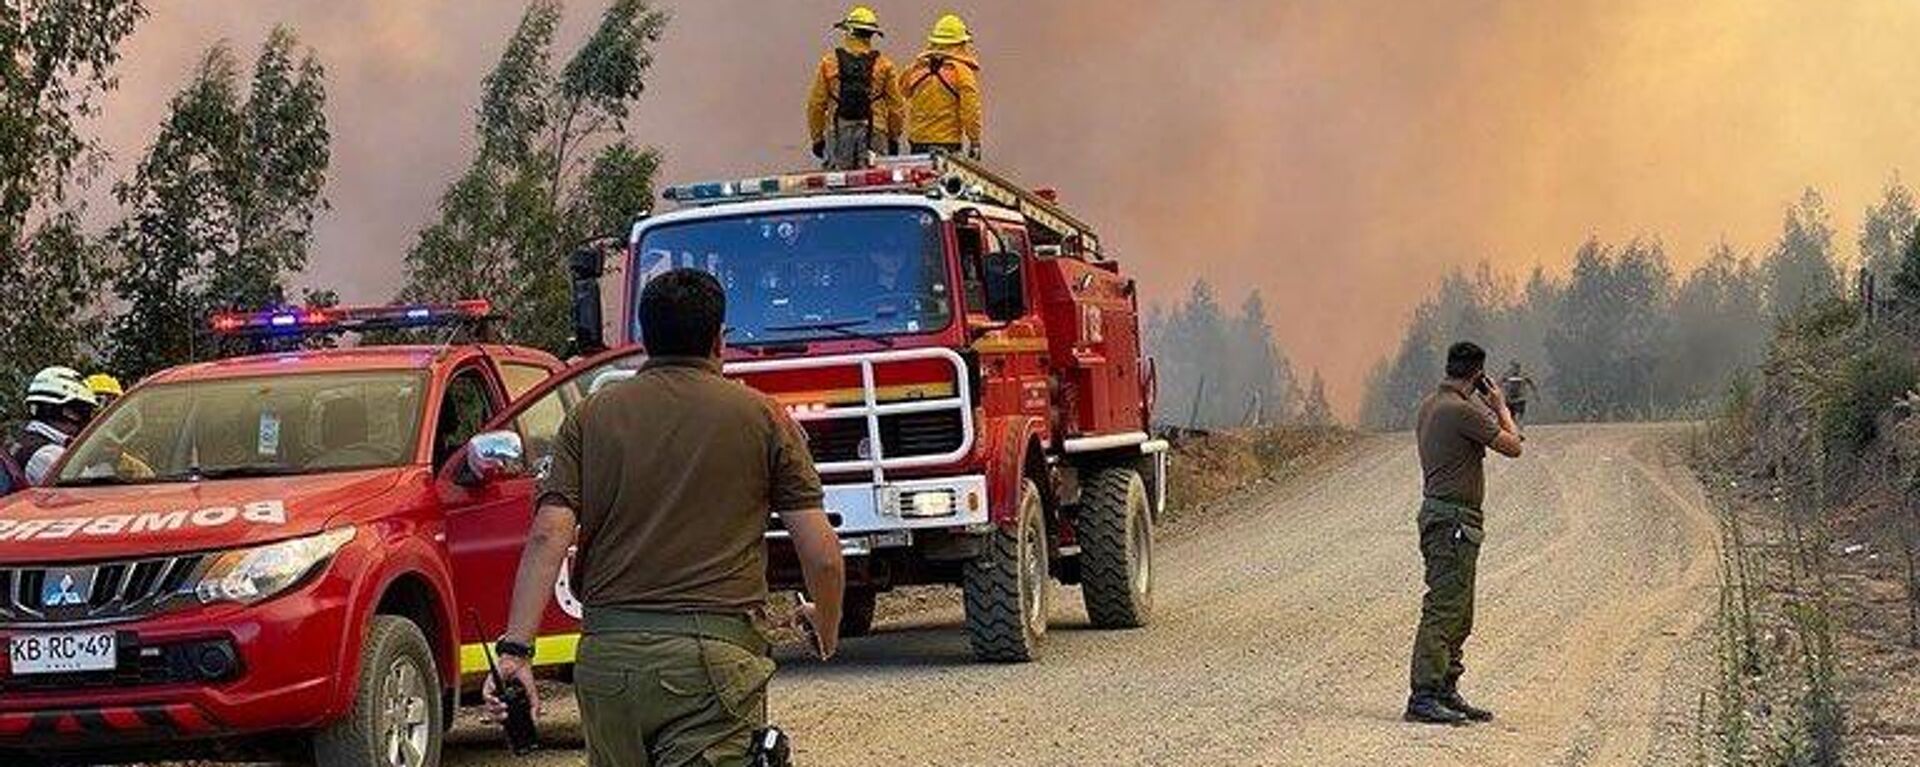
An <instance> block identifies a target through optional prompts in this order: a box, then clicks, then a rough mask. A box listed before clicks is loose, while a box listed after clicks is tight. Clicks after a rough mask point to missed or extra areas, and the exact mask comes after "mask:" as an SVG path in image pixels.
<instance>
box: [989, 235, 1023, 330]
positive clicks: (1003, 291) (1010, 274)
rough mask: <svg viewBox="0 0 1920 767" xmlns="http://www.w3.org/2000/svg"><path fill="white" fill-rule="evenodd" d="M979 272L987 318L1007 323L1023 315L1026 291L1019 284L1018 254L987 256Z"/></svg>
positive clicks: (991, 254) (1001, 253)
mask: <svg viewBox="0 0 1920 767" xmlns="http://www.w3.org/2000/svg"><path fill="white" fill-rule="evenodd" d="M983 265H984V266H985V268H984V269H982V270H981V271H982V272H984V274H982V275H981V278H980V281H981V286H980V287H981V292H982V293H984V294H985V295H986V299H987V306H986V310H987V318H988V319H991V320H993V321H995V322H1010V321H1012V320H1017V319H1020V318H1021V317H1024V316H1026V314H1027V292H1026V288H1025V286H1023V285H1022V284H1021V281H1020V254H1018V253H1007V252H1005V251H1002V252H999V253H988V254H987V257H986V259H985V261H984V262H983Z"/></svg>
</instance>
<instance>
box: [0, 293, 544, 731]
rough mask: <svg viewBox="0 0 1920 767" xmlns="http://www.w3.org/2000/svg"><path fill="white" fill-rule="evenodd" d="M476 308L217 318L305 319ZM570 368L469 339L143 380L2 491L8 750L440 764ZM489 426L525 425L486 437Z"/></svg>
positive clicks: (231, 324) (0, 637)
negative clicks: (67, 446) (52, 458)
mask: <svg viewBox="0 0 1920 767" xmlns="http://www.w3.org/2000/svg"><path fill="white" fill-rule="evenodd" d="M486 312H487V308H486V306H485V305H484V304H482V303H478V302H474V303H463V304H457V305H445V306H414V307H380V308H375V309H316V310H299V311H283V312H266V313H260V314H257V315H232V316H225V317H221V318H219V319H218V320H216V323H215V324H216V328H217V329H218V330H221V331H224V332H228V333H243V334H245V333H255V334H261V335H270V334H281V333H285V334H296V333H303V332H306V331H315V330H317V331H323V332H324V331H331V330H338V329H361V330H365V329H373V328H385V327H394V326H406V325H417V324H434V323H437V322H455V323H459V322H462V321H467V320H479V319H483V318H484V317H485V315H486ZM281 345H283V346H289V345H292V346H297V345H296V344H288V343H283V344H281ZM562 367H563V366H562V363H561V362H560V360H558V359H556V358H554V357H553V356H551V355H548V354H546V353H543V352H540V351H536V350H531V349H525V348H518V347H512V346H504V345H497V344H490V343H479V342H475V343H458V344H441V345H417V346H370V347H369V346H363V347H356V348H341V349H324V350H303V349H295V350H291V351H285V352H280V353H268V354H260V355H255V356H247V357H241V358H235V359H226V360H220V361H216V362H206V363H200V364H193V365H187V366H183V367H177V368H173V369H170V370H167V371H164V372H161V373H159V374H156V375H154V376H153V377H151V378H150V379H148V380H146V381H143V382H142V383H141V384H140V385H139V386H137V387H135V388H134V389H133V390H132V391H130V392H128V394H127V395H126V396H125V397H124V398H122V399H121V400H119V401H118V402H116V403H114V404H113V406H111V407H110V408H109V409H108V410H106V411H105V412H103V413H102V414H101V416H100V418H99V419H98V420H97V421H96V422H95V423H94V424H93V425H92V426H91V427H90V428H89V429H88V430H87V431H86V432H85V433H83V434H82V435H80V437H79V438H78V439H77V440H76V442H75V444H74V446H73V447H72V449H71V450H70V451H69V452H68V453H67V454H66V457H65V458H64V460H63V461H62V462H61V464H60V465H59V466H58V467H56V469H55V473H54V475H53V479H52V481H51V483H50V484H49V485H48V486H46V487H39V488H32V489H27V490H24V491H22V492H18V493H15V494H13V495H11V496H8V497H6V498H5V499H0V641H3V642H5V643H6V646H7V660H6V661H5V662H4V665H0V764H4V765H19V764H33V763H36V762H40V761H49V762H51V761H59V762H63V763H66V762H73V761H93V760H98V761H127V760H135V759H145V758H175V757H190V756H197V755H217V756H220V757H233V756H236V755H247V754H254V753H259V754H261V755H264V756H269V757H291V758H295V759H300V760H303V761H304V760H309V759H313V760H317V761H318V762H320V763H322V764H327V765H371V764H382V765H431V764H435V763H437V761H438V753H439V748H440V741H441V735H442V733H443V731H444V728H445V725H446V722H447V721H448V718H449V716H450V713H451V711H452V708H453V705H454V701H455V700H456V698H457V693H458V692H459V690H460V689H461V688H462V686H463V682H464V683H465V684H466V685H469V686H470V685H471V684H472V683H473V682H474V681H475V680H476V679H477V675H478V673H479V672H481V671H482V670H483V669H484V668H485V660H484V658H483V657H482V656H481V655H480V646H481V644H482V643H483V642H488V641H491V639H492V638H493V636H494V635H495V634H491V633H487V632H495V633H497V632H499V631H501V630H502V627H503V624H504V612H505V607H506V598H507V593H508V590H509V583H510V580H511V579H512V577H513V572H514V566H513V563H514V562H515V561H517V559H518V556H519V551H520V547H521V545H522V542H523V541H524V538H525V534H526V530H527V526H528V524H529V523H530V521H531V508H532V494H533V483H534V476H533V471H531V470H530V469H528V468H527V466H526V463H525V457H524V454H523V449H524V447H525V446H526V444H527V443H523V442H522V441H521V440H520V438H519V435H520V434H522V433H525V434H528V435H533V436H530V437H529V438H528V440H529V441H530V442H531V443H532V444H533V445H534V447H536V448H537V447H538V445H539V444H540V439H541V438H540V437H539V436H538V435H541V434H551V433H552V429H553V428H555V427H557V426H558V423H559V420H560V418H561V417H563V416H564V414H565V412H566V409H567V408H569V407H571V405H572V404H573V403H574V402H576V401H577V400H578V396H577V395H578V392H576V391H575V389H573V388H570V387H569V385H566V384H563V383H562V382H558V381H552V380H549V379H551V378H553V373H554V372H555V371H557V370H560V369H561V368H562ZM523 395H531V396H523ZM516 404H517V408H516ZM502 424H505V425H509V426H512V427H515V428H517V429H518V430H517V431H505V432H493V433H491V434H486V433H483V432H484V431H485V430H486V429H488V428H498V427H499V426H500V425H502ZM563 586H564V584H561V587H560V588H557V590H558V591H561V592H562V594H563V596H564V592H565V589H564V587H563ZM572 604H573V603H572V602H571V601H570V600H565V599H563V600H562V606H556V607H555V608H553V610H552V611H551V612H550V614H549V616H548V621H547V624H546V626H544V627H543V637H542V640H541V643H542V648H541V658H542V661H543V662H552V663H565V662H569V661H570V660H571V657H572V652H571V650H572V644H573V642H574V640H575V638H576V637H577V634H578V629H577V619H576V618H575V617H574V616H572V615H569V613H568V610H569V609H574V610H575V611H577V608H574V607H570V606H571V605H572Z"/></svg>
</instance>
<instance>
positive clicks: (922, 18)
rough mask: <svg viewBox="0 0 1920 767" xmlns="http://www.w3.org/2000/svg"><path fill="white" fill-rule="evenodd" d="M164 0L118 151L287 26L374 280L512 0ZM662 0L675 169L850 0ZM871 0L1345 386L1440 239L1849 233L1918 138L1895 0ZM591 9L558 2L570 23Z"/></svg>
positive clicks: (446, 161) (360, 260)
mask: <svg viewBox="0 0 1920 767" xmlns="http://www.w3.org/2000/svg"><path fill="white" fill-rule="evenodd" d="M150 5H151V6H153V14H152V17H151V18H150V19H148V20H147V21H146V23H145V24H144V26H143V27H142V28H141V29H140V31H139V32H138V33H136V35H135V36H134V37H133V38H132V40H131V41H130V42H129V43H128V45H127V47H126V50H125V54H126V55H125V59H124V61H123V63H122V66H121V68H120V69H121V74H122V77H121V88H120V90H119V91H118V92H116V93H115V94H113V95H112V97H111V98H110V99H109V100H108V102H107V104H106V107H107V108H106V112H105V117H104V118H103V120H102V123H101V125H100V126H99V127H98V130H99V132H100V135H101V137H102V138H103V140H104V141H105V142H106V143H107V145H108V146H109V147H110V148H111V149H112V150H113V151H114V153H115V164H114V167H115V169H116V172H124V170H125V169H126V168H128V167H130V165H131V163H132V162H133V160H134V159H135V158H136V157H137V155H138V153H139V152H140V151H141V149H142V148H143V147H144V146H145V145H146V144H147V143H148V142H149V141H151V139H152V135H153V132H154V130H155V128H156V126H157V125H158V124H159V122H160V120H161V119H162V117H163V116H164V111H165V107H166V101H167V99H168V98H169V97H170V96H171V94H172V93H173V92H174V91H176V90H177V89H178V88H179V87H180V86H181V84H182V83H183V81H184V79H185V78H186V77H187V75H188V74H189V72H190V70H191V68H192V66H193V63H194V61H195V60H196V59H197V57H198V56H199V55H200V53H201V52H202V51H203V50H204V49H205V48H206V47H207V46H209V45H211V44H213V43H214V42H216V41H218V40H222V39H226V40H228V41H230V42H231V43H232V44H233V45H234V46H236V47H237V48H238V49H239V50H240V51H241V52H242V54H243V55H250V52H251V50H252V49H254V48H255V47H257V46H258V45H259V44H260V42H261V40H263V39H264V38H265V36H266V34H267V31H268V30H269V29H270V28H271V26H272V25H274V24H276V23H285V24H287V25H289V26H291V27H292V28H293V29H294V30H295V31H296V32H297V33H298V34H299V36H300V37H301V39H302V40H303V41H304V42H305V43H306V44H307V45H310V46H312V47H313V49H314V50H315V51H317V53H318V54H319V57H320V59H321V60H322V62H323V63H324V64H325V66H326V68H327V75H328V88H329V103H328V113H329V117H330V119H331V121H332V130H333V134H334V137H335V146H334V162H333V170H332V176H331V179H330V182H329V185H328V187H327V190H326V194H327V197H328V199H329V200H330V201H331V203H332V209H331V210H330V211H329V212H327V213H326V214H325V216H324V218H323V220H322V221H321V222H320V224H319V232H318V238H317V244H316V248H315V250H314V257H313V261H312V263H311V265H310V267H309V269H308V272H307V274H306V275H304V276H303V277H302V280H303V282H305V283H307V284H311V285H316V286H330V287H334V288H337V289H339V290H340V291H341V293H342V295H343V296H344V297H346V298H347V299H348V300H354V301H378V300H384V299H386V298H388V297H390V296H391V295H392V294H393V293H394V291H395V290H396V288H397V286H398V285H399V283H400V280H401V266H400V265H401V256H402V254H403V253H404V252H405V250H406V248H407V246H408V245H409V244H410V242H411V241H412V238H413V233H414V231H415V230H416V229H417V228H418V227H419V226H420V225H421V224H422V223H423V222H425V221H427V220H428V219H430V218H431V217H432V216H433V214H434V207H435V204H436V199H437V197H438V195H439V193H440V191H441V189H442V188H443V186H444V184H445V183H446V182H447V181H448V180H449V179H451V178H452V177H453V176H454V175H455V174H456V173H457V172H459V170H460V169H461V168H462V167H463V165H464V164H465V162H466V161H467V158H468V155H469V152H470V147H471V143H472V140H471V133H472V129H471V126H472V123H473V110H474V106H475V103H476V100H477V96H478V93H479V82H480V78H481V77H482V76H483V75H484V74H485V73H486V71H487V69H488V68H489V67H490V66H491V65H492V63H493V61H494V60H495V58H496V57H497V56H498V55H499V53H500V50H501V48H502V46H503V44H504V42H505V40H506V37H507V35H508V34H509V32H510V31H511V30H512V28H513V26H514V23H515V22H516V21H517V19H518V17H519V14H520V12H521V11H522V9H523V6H522V5H521V4H520V3H517V2H494V1H492V0H489V1H488V2H474V1H473V0H468V1H466V2H454V1H452V0H408V1H406V2H393V1H390V0H329V1H328V2H316V1H315V0H192V1H191V2H189V1H188V0H153V2H150ZM662 5H664V6H665V7H668V8H670V10H671V11H672V12H673V15H674V20H673V23H672V25H671V26H670V28H669V31H668V35H667V38H666V40H665V41H663V42H662V43H661V45H660V46H659V47H658V49H657V55H658V60H657V63H656V65H655V67H654V69H653V72H652V76H651V79H650V81H649V88H648V92H647V95H646V97H645V100H644V103H643V105H642V106H641V108H640V113H639V117H638V119H636V120H635V121H634V122H633V123H632V125H630V126H629V127H630V130H631V131H632V133H633V135H634V136H635V137H637V138H638V139H640V140H642V141H645V142H647V143H650V144H653V145H655V146H658V147H660V148H661V149H662V150H663V151H664V152H665V153H666V157H667V165H666V168H665V178H666V180H669V181H673V180H688V179H695V178H700V177H705V176H723V175H744V174H749V173H754V172H760V171H764V170H767V169H775V168H787V167H796V166H801V165H804V163H805V160H806V158H805V157H804V152H805V150H804V143H805V141H804V139H805V137H804V135H803V132H804V123H803V121H802V105H803V103H804V99H805V90H806V87H807V83H808V79H809V77H810V74H811V71H812V66H813V64H814V62H815V61H816V60H817V59H818V57H819V56H820V54H821V52H822V51H823V50H824V49H825V47H826V46H827V45H828V44H829V43H830V41H831V39H832V38H831V35H830V33H829V30H828V24H830V23H831V22H832V21H833V19H835V18H836V17H837V15H838V14H840V13H841V12H843V11H844V7H843V5H841V4H839V3H833V2H819V1H816V0H686V1H685V2H675V3H663V4H662ZM874 5H875V7H876V8H877V10H878V11H879V13H880V16H881V19H882V22H883V23H884V24H885V25H886V27H887V29H888V30H889V32H890V34H889V36H888V37H887V38H886V41H885V47H886V49H887V50H888V51H889V52H890V53H891V54H892V55H894V56H895V58H896V59H905V58H906V57H908V56H911V55H912V54H913V53H914V52H915V51H916V50H917V48H918V43H919V41H920V40H921V39H922V37H923V36H924V31H925V29H926V28H927V26H928V25H930V24H931V23H932V21H933V19H934V18H935V16H936V15H937V14H938V13H940V12H943V11H946V10H956V11H959V12H960V13H962V14H964V15H965V16H966V17H967V20H968V21H969V22H970V23H971V24H972V26H973V27H974V30H975V33H976V35H977V36H978V44H979V47H980V50H981V53H982V55H983V58H984V60H985V70H984V72H983V75H982V77H983V82H984V86H985V88H986V89H987V99H988V116H987V122H988V128H987V135H988V138H987V147H988V153H989V156H990V159H991V160H992V161H993V162H994V163H995V164H997V165H1001V166H1003V167H1005V168H1007V169H1009V170H1010V171H1011V172H1012V173H1013V174H1014V175H1016V176H1017V177H1019V178H1022V179H1024V180H1027V181H1030V182H1032V183H1034V184H1036V185H1049V186H1056V187H1058V188H1059V189H1060V190H1061V193H1062V195H1063V197H1064V199H1065V200H1066V201H1067V203H1068V204H1069V205H1070V206H1071V207H1073V208H1075V209H1076V210H1078V211H1080V212H1082V213H1083V214H1084V216H1085V217H1086V218H1088V219H1089V220H1091V221H1093V222H1095V223H1096V224H1098V225H1099V226H1100V227H1101V228H1102V230H1103V233H1104V234H1105V235H1106V239H1107V240H1108V242H1109V243H1110V245H1112V246H1113V248H1114V249H1115V251H1116V252H1117V254H1118V255H1119V256H1120V258H1121V259H1122V261H1123V262H1125V263H1126V264H1127V266H1128V268H1129V269H1131V270H1132V271H1133V272H1134V273H1135V274H1137V275H1138V276H1139V277H1140V279H1141V281H1142V283H1143V285H1144V288H1145V294H1146V296H1147V297H1148V298H1149V299H1151V300H1157V301H1166V300H1170V299H1174V298H1177V297H1178V296H1180V295H1183V294H1184V292H1185V291H1186V289H1187V287H1188V286H1189V285H1190V284H1191V283H1192V282H1193V280H1195V279H1196V278H1198V279H1205V280H1207V281H1209V282H1211V283H1213V284H1214V285H1215V286H1216V287H1217V288H1218V289H1219V291H1220V293H1221V294H1222V296H1223V300H1225V301H1226V302H1228V303H1229V304H1237V302H1238V301H1240V300H1241V298H1242V296H1244V294H1245V292H1246V291H1247V290H1249V289H1254V288H1258V289H1259V290H1261V291H1262V292H1263V293H1264V294H1265V296H1266V299H1267V307H1268V310H1269V319H1270V320H1271V322H1272V323H1273V325H1274V327H1275V328H1276V330H1277V333H1278V337H1279V338H1280V340H1281V342H1282V343H1283V344H1284V346H1285V347H1286V351H1287V353H1288V354H1289V356H1290V357H1291V358H1292V359H1293V360H1294V362H1295V365H1296V367H1297V368H1299V369H1300V370H1301V371H1302V374H1303V375H1304V374H1306V373H1307V371H1311V370H1315V369H1317V370H1320V371H1323V372H1324V374H1325V375H1326V377H1327V380H1328V382H1329V384H1330V386H1331V387H1332V389H1333V391H1332V394H1333V397H1334V399H1335V403H1336V405H1337V406H1339V407H1341V409H1343V410H1346V411H1348V412H1351V411H1352V409H1353V407H1354V406H1355V403H1356V402H1357V401H1358V399H1359V394H1360V389H1361V384H1362V382H1363V380H1364V378H1365V375H1366V372H1367V370H1368V368H1369V367H1370V366H1371V365H1372V364H1373V363H1374V362H1375V361H1376V360H1377V359H1378V358H1379V357H1380V356H1381V355H1382V354H1385V353H1388V352H1390V351H1391V350H1392V348H1393V346H1394V345H1395V343H1396V341H1397V339H1398V337H1399V334H1400V332H1401V330H1402V328H1403V326H1404V323H1405V322H1406V320H1407V318H1408V316H1409V313H1410V310H1411V309H1412V308H1413V306H1414V305H1416V304H1417V303H1418V302H1419V301H1420V300H1421V299H1422V298H1423V297H1424V295H1425V294H1426V293H1427V292H1428V291H1429V290H1430V289H1431V288H1432V286H1433V285H1434V283H1435V281H1436V280H1437V279H1438V277H1439V276H1440V275H1441V274H1443V273H1444V272H1445V271H1446V270H1448V269H1450V268H1453V267H1456V266H1463V265H1472V264H1474V263H1477V262H1479V261H1482V260H1486V261H1489V262H1491V263H1493V264H1494V265H1495V266H1497V267H1500V268H1502V269H1506V270H1510V271H1514V272H1521V271H1524V270H1527V269H1530V268H1531V267H1533V266H1534V265H1536V264H1537V265H1543V266H1545V267H1547V268H1548V269H1549V270H1553V271H1561V270H1563V269H1564V267H1565V265H1566V264H1567V263H1568V262H1569V261H1570V260H1571V254H1572V252H1573V250H1574V248H1575V246H1577V245H1578V244H1579V243H1580V242H1581V241H1582V240H1583V239H1585V238H1586V237H1588V236H1590V235H1595V236H1599V237H1601V238H1603V239H1608V240H1620V239H1625V238H1628V237H1633V236H1641V235H1645V236H1652V237H1658V238H1659V239H1661V240H1662V241H1663V242H1664V243H1665V244H1666V246H1667V249H1668V252H1669V254H1670V255H1671V256H1672V258H1673V259H1674V261H1675V262H1676V265H1678V266H1680V267H1682V268H1684V267H1686V266H1689V265H1691V264H1694V263H1697V262H1699V261H1700V260H1702V259H1703V258H1704V257H1705V255H1706V253H1707V250H1708V248H1709V246H1710V245H1711V244H1712V243H1713V242H1716V241H1718V240H1720V239H1721V238H1723V237H1724V238H1725V239H1727V240H1728V241H1730V242H1732V243H1733V244H1734V245H1735V246H1736V247H1738V248H1739V249H1741V250H1742V251H1744V252H1748V253H1755V252H1758V251H1760V250H1762V249H1764V248H1765V247H1766V245H1767V244H1768V242H1769V241H1770V240H1771V239H1772V238H1773V237H1774V235H1775V233H1776V231H1777V229H1778V227H1779V221H1780V215H1781V211H1782V208H1783V206H1784V205H1785V204H1786V203H1787V202H1788V201H1789V200H1790V199H1792V198H1793V197H1794V196H1795V195H1797V193H1798V192H1799V190H1800V189H1801V188H1803V187H1806V186H1813V187H1815V188H1818V189H1819V190H1820V191H1821V192H1823V193H1824V194H1825V195H1826V196H1827V200H1828V202H1829V204H1830V206H1831V208H1832V209H1833V211H1834V212H1835V221H1834V223H1835V225H1836V227H1837V228H1838V229H1839V232H1840V236H1839V237H1838V238H1837V240H1838V241H1839V244H1840V246H1841V253H1842V254H1843V255H1844V256H1845V257H1847V258H1852V257H1853V255H1854V254H1853V244H1852V243H1853V235H1854V233H1855V231H1856V230H1857V227H1858V222H1859V216H1860V211H1861V209H1862V208H1863V207H1864V206H1865V205H1866V204H1867V203H1868V202H1870V201H1871V200H1873V199H1874V198H1876V197H1877V196H1878V194H1879V193H1880V191H1881V189H1882V187H1883V186H1884V185H1885V184H1886V182H1887V181H1888V179H1889V178H1890V177H1891V175H1892V174H1893V173H1895V172H1897V171H1899V170H1901V169H1902V168H1909V169H1910V167H1911V166H1912V164H1913V158H1916V157H1920V129H1916V127H1917V126H1920V88H1915V87H1914V86H1915V80H1914V75H1915V72H1916V65H1915V63H1914V62H1915V59H1914V57H1913V41H1915V40H1920V3H1915V2H1909V1H1907V0H1880V1H1879V2H1874V1H1872V0H1857V1H1854V2H1825V3H1817V2H1806V1H1804V0H1695V1H1694V2H1682V3H1676V2H1670V1H1667V2H1662V1H1655V0H1605V1H1600V0H1555V1H1554V2H1539V1H1538V0H1455V1H1453V2H1425V3H1410V2H1403V1H1402V0H1323V1H1320V2H1254V1H1243V2H1232V1H1229V0H1217V1H1211V2H1199V1H1195V2H1173V1H1163V2H1136V1H1132V0H1126V1H1121V0H1107V1H1105V2H1091V1H1087V2H1038V1H1024V2H1013V1H1012V0H999V1H996V2H980V3H974V4H971V5H968V4H959V3H954V2H922V1H920V0H913V1H910V2H909V1H905V0H891V1H890V0H880V1H879V2H876V3H874ZM600 8H601V5H600V4H599V3H593V2H583V1H581V0H575V1H574V2H572V3H570V4H569V6H568V14H567V20H566V22H565V24H564V25H563V27H562V36H563V37H564V38H565V39H566V41H567V42H568V43H569V44H570V43H571V42H573V41H577V40H579V39H580V38H581V37H582V36H584V34H585V33H586V32H587V31H588V30H589V29H590V28H591V26H592V24H593V22H594V20H595V19H596V17H597V15H598V12H599V10H600ZM556 257H558V255H557V254H556ZM1496 351H1497V350H1496Z"/></svg>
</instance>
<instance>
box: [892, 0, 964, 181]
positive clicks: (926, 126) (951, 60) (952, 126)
mask: <svg viewBox="0 0 1920 767" xmlns="http://www.w3.org/2000/svg"><path fill="white" fill-rule="evenodd" d="M979 73H980V59H979V56H978V55H977V54H975V53H974V50H973V35H972V34H971V33H969V32H968V31H967V23H966V22H965V21H962V20H961V19H960V17H959V16H955V15H953V14H947V15H945V16H942V17H940V20H939V21H936V22H934V24H933V32H932V33H931V34H929V35H927V50H926V51H925V52H923V53H921V54H920V55H919V56H918V57H916V58H915V59H914V60H913V64H912V65H911V66H909V67H907V71H906V72H904V73H901V75H900V90H901V92H902V93H904V94H905V95H906V99H907V111H908V113H909V114H910V115H911V117H910V118H909V119H908V121H907V143H909V144H911V145H912V147H913V151H914V153H916V154H920V153H925V152H932V151H941V152H952V153H959V152H961V151H962V150H965V151H966V153H967V154H968V156H971V157H974V158H976V159H978V158H979V157H980V128H981V112H982V109H981V106H980V75H979Z"/></svg>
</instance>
